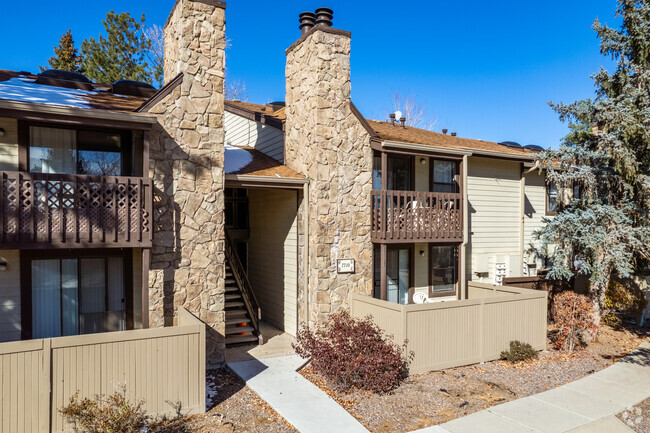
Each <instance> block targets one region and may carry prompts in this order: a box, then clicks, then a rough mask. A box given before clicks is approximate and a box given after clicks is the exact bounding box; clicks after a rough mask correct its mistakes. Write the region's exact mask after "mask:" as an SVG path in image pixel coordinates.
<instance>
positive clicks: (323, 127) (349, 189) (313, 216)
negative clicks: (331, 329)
mask: <svg viewBox="0 0 650 433" xmlns="http://www.w3.org/2000/svg"><path fill="white" fill-rule="evenodd" d="M314 15H315V16H316V22H315V23H314V22H313V16H312V15H310V13H303V14H301V16H300V23H301V26H300V28H301V30H302V31H303V34H302V36H301V37H300V38H299V39H298V40H297V41H296V42H295V43H294V44H293V45H291V47H289V48H288V49H287V50H286V55H287V64H286V91H287V94H286V115H287V119H286V124H285V164H286V165H288V166H289V167H290V168H292V169H294V170H296V171H298V172H299V173H301V174H303V175H305V176H308V177H309V178H310V184H309V194H308V197H307V200H308V201H309V215H302V216H301V217H302V218H307V220H308V221H309V223H308V224H309V238H308V240H307V242H305V243H304V245H306V246H307V248H309V252H308V260H309V262H308V264H307V266H306V267H305V266H300V269H307V272H308V275H307V277H308V287H306V288H305V287H302V286H301V287H300V293H299V302H300V303H301V305H300V307H301V308H300V322H305V321H309V322H310V323H314V322H318V321H322V320H324V319H325V318H326V317H327V316H328V315H329V314H330V313H333V312H335V311H336V310H337V309H339V308H340V307H346V306H347V305H349V296H350V293H351V292H352V291H354V292H358V293H365V294H370V293H371V290H372V243H371V241H370V217H371V215H370V209H369V205H370V193H371V190H372V150H371V148H370V143H369V139H370V135H371V133H372V131H371V130H370V128H369V127H368V126H367V123H365V120H363V118H362V117H361V115H360V114H359V112H358V111H357V110H356V108H354V105H353V104H352V102H351V97H350V39H351V34H350V32H347V31H344V30H339V29H336V28H333V27H331V24H332V15H333V13H332V11H331V10H330V9H327V8H320V9H318V10H317V11H316V13H315V14H314ZM305 24H306V25H305ZM305 27H307V30H305ZM296 33H298V28H296ZM301 256H302V255H301ZM340 259H352V260H354V261H355V270H354V273H352V274H349V273H341V274H338V273H337V260H340ZM300 281H301V282H302V278H300ZM306 315H308V316H309V317H305V316H306Z"/></svg>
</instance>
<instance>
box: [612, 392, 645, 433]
mask: <svg viewBox="0 0 650 433" xmlns="http://www.w3.org/2000/svg"><path fill="white" fill-rule="evenodd" d="M617 417H618V419H620V420H621V421H623V422H624V423H625V424H626V425H627V426H628V427H630V428H631V429H632V430H634V431H635V432H637V433H650V398H648V399H646V400H643V401H642V402H641V403H639V404H637V405H636V406H633V407H629V408H627V409H626V410H624V411H623V412H621V413H619V414H618V415H617Z"/></svg>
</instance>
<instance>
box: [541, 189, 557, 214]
mask: <svg viewBox="0 0 650 433" xmlns="http://www.w3.org/2000/svg"><path fill="white" fill-rule="evenodd" d="M550 186H551V184H550V183H549V182H547V183H546V185H545V186H544V198H545V199H544V214H545V215H546V216H555V215H557V211H550V210H548V208H549V206H548V204H549V193H548V189H549V187H550ZM555 190H556V191H557V198H558V199H559V198H560V189H559V188H558V187H555ZM558 205H559V203H558V204H556V208H557V206H558Z"/></svg>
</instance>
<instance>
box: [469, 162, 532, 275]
mask: <svg viewBox="0 0 650 433" xmlns="http://www.w3.org/2000/svg"><path fill="white" fill-rule="evenodd" d="M520 173H521V164H520V163H519V162H514V161H506V160H500V159H495V158H477V157H470V158H469V160H468V173H467V195H468V201H469V210H468V215H469V232H470V236H469V244H468V246H467V269H466V272H467V278H468V280H476V279H477V276H476V275H475V272H478V271H483V270H485V269H479V268H478V266H479V263H485V261H486V258H485V257H486V256H487V263H488V266H487V271H488V272H489V277H487V278H486V280H489V281H492V279H493V278H494V273H493V271H494V256H513V257H516V256H518V255H519V254H520V224H521V219H520V218H521V217H520V215H521V213H520V212H521V209H520V208H521V195H520V188H521V185H520V179H521V174H520ZM481 256H483V257H481ZM517 264H518V265H520V263H519V262H518V263H517Z"/></svg>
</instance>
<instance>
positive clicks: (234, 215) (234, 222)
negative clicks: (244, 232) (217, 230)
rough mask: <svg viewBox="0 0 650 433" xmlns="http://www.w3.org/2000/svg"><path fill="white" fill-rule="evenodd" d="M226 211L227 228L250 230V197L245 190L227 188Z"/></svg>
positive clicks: (225, 192)
mask: <svg viewBox="0 0 650 433" xmlns="http://www.w3.org/2000/svg"><path fill="white" fill-rule="evenodd" d="M224 195H225V210H224V213H225V214H226V216H225V218H226V227H227V228H229V229H247V228H248V195H247V193H246V189H243V188H226V189H225V191H224Z"/></svg>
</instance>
